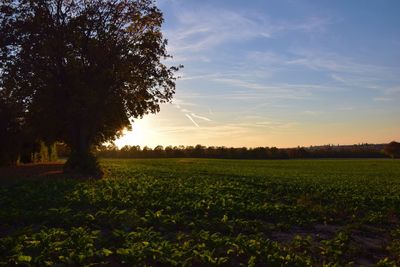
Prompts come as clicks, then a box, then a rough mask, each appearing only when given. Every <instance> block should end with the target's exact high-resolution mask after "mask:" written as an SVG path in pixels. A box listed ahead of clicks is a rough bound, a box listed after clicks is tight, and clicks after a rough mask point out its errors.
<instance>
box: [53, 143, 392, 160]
mask: <svg viewBox="0 0 400 267" xmlns="http://www.w3.org/2000/svg"><path fill="white" fill-rule="evenodd" d="M57 150H58V152H59V156H60V157H63V156H64V157H65V156H67V154H66V153H68V151H67V150H65V149H63V148H62V147H60V148H58V149H57ZM96 154H97V155H98V156H99V157H104V158H220V159H297V158H387V157H389V155H388V154H387V153H385V145H383V144H381V145H376V144H359V145H351V146H334V145H326V146H315V147H296V148H276V147H256V148H246V147H241V148H233V147H224V146H219V147H214V146H211V147H206V146H202V145H196V146H174V147H173V146H167V147H163V146H156V147H155V148H153V149H152V148H149V147H143V148H141V147H140V146H124V147H122V148H121V149H118V148H117V147H116V146H114V145H108V146H101V147H98V148H97V151H96Z"/></svg>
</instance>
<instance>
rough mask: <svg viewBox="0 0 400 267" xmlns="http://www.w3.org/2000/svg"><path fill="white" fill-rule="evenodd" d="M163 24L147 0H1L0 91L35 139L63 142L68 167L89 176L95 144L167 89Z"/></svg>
mask: <svg viewBox="0 0 400 267" xmlns="http://www.w3.org/2000/svg"><path fill="white" fill-rule="evenodd" d="M162 23H163V16H162V13H161V11H160V10H159V9H158V8H157V7H156V6H155V4H154V2H153V1H150V0H137V1H132V0H75V1H73V0H72V1H70V0H18V1H15V0H4V1H3V2H2V4H1V6H0V62H1V63H0V90H1V91H3V92H4V93H3V94H4V95H8V96H9V97H11V96H12V98H13V99H16V101H17V102H18V103H20V105H19V108H21V109H22V111H23V117H24V118H25V121H26V122H27V124H28V125H30V127H31V128H32V129H33V130H32V132H33V133H34V134H35V135H36V136H37V137H38V138H40V139H41V140H43V141H45V142H47V143H50V142H54V141H62V142H65V143H66V144H67V145H68V146H69V147H70V149H71V151H72V153H71V156H70V158H69V160H68V161H67V164H66V166H67V168H68V169H70V170H77V171H80V172H86V173H89V174H93V173H95V172H97V171H98V167H97V166H96V160H95V158H94V157H93V156H92V154H91V152H90V151H91V148H92V147H93V146H94V145H99V144H101V143H103V142H106V141H110V140H113V139H115V137H116V136H118V134H119V133H120V131H121V130H122V129H123V128H125V127H130V122H131V121H130V120H131V119H132V118H133V119H134V118H138V117H142V116H143V115H145V114H147V113H149V112H151V113H156V112H158V111H159V110H160V103H163V102H168V101H170V100H171V98H172V96H173V94H174V91H175V79H176V77H175V76H174V73H175V71H177V70H178V69H179V67H174V66H172V67H167V66H166V65H165V64H164V60H165V59H167V58H169V57H170V55H169V54H168V53H167V51H166V44H167V40H166V39H165V38H164V37H163V34H162V32H161V25H162ZM5 98H7V97H5Z"/></svg>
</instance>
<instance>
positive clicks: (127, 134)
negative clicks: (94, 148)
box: [115, 120, 151, 148]
mask: <svg viewBox="0 0 400 267" xmlns="http://www.w3.org/2000/svg"><path fill="white" fill-rule="evenodd" d="M150 129H151V127H148V122H147V120H137V121H135V122H134V123H133V124H132V130H126V129H125V130H124V131H123V136H122V137H121V138H119V139H117V140H116V141H115V145H116V146H117V147H118V148H121V147H123V146H126V145H129V146H141V147H143V146H146V145H148V143H149V141H150V140H148V139H147V138H146V136H149V135H148V134H149V131H151V130H150Z"/></svg>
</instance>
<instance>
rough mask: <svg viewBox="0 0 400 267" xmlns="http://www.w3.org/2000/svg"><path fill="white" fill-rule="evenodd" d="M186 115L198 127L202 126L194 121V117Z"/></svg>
mask: <svg viewBox="0 0 400 267" xmlns="http://www.w3.org/2000/svg"><path fill="white" fill-rule="evenodd" d="M185 115H186V117H188V118H189V120H191V121H192V122H193V124H194V125H195V126H196V127H200V126H199V125H198V124H197V123H196V122H195V121H194V119H193V118H192V117H190V115H189V114H185Z"/></svg>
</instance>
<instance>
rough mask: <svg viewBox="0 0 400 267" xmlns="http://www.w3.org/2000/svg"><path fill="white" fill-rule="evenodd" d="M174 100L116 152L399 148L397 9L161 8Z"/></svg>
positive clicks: (242, 4) (291, 2)
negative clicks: (173, 69) (128, 148)
mask: <svg viewBox="0 0 400 267" xmlns="http://www.w3.org/2000/svg"><path fill="white" fill-rule="evenodd" d="M157 5H158V7H159V8H160V9H161V10H162V12H163V13H164V18H165V23H164V26H163V32H164V35H165V37H166V38H167V39H168V41H169V43H168V51H169V52H170V53H171V54H172V55H173V56H174V58H173V59H170V60H167V62H166V63H167V64H168V65H178V64H183V65H184V66H185V67H184V69H182V70H181V71H180V72H179V75H180V76H181V78H180V79H179V80H178V82H177V88H176V95H175V98H174V101H173V103H172V104H165V105H163V106H162V107H161V112H160V113H159V114H157V115H148V116H146V117H144V118H143V119H142V120H136V121H135V123H134V125H133V131H132V132H129V133H127V134H126V136H124V137H123V138H121V139H120V140H118V141H117V142H116V143H117V145H119V146H122V145H125V144H129V145H141V146H144V145H148V146H151V147H154V146H155V145H157V144H160V145H163V146H166V145H196V144H203V145H224V146H236V147H239V146H249V147H255V146H278V147H293V146H298V145H300V146H309V145H320V144H353V143H362V142H369V143H383V142H389V141H392V140H398V141H399V140H400V116H399V115H400V105H399V100H400V15H399V14H400V1H396V0H394V1H388V0H385V1H378V0H376V1H361V0H358V1H356V0H354V1H345V0H342V1H301V0H296V1H295V0H279V1H278V0H277V1H183V0H182V1H178V0H175V1H174V0H159V1H157Z"/></svg>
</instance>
